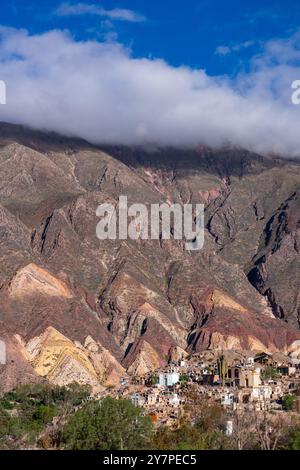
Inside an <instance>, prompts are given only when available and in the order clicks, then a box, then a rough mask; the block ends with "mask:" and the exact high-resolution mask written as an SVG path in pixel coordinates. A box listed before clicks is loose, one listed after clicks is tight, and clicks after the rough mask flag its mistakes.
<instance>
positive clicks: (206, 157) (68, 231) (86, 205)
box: [0, 123, 300, 390]
mask: <svg viewBox="0 0 300 470" xmlns="http://www.w3.org/2000/svg"><path fill="white" fill-rule="evenodd" d="M0 163H1V164H0V262H1V269H0V338H1V339H4V340H5V342H6V344H7V359H8V360H7V364H6V365H3V366H0V383H1V388H2V389H8V388H10V387H11V386H13V385H14V384H15V383H16V382H21V381H24V382H26V381H28V380H40V379H48V380H50V381H51V382H53V383H58V384H63V383H69V382H72V381H73V380H77V381H79V382H87V383H90V384H91V385H92V386H93V387H94V388H95V389H97V390H98V389H99V390H101V387H103V386H106V385H113V384H115V383H117V382H118V380H119V378H120V377H121V376H126V374H127V373H128V374H133V373H135V374H143V373H145V372H147V371H150V370H153V369H155V368H157V367H159V366H160V365H162V364H164V363H165V362H166V361H168V360H169V359H170V358H172V357H175V356H176V355H177V356H178V354H181V353H183V352H184V351H187V352H188V353H193V352H194V351H199V350H202V349H210V348H219V349H220V348H233V349H247V350H270V351H283V352H286V353H289V352H294V353H295V354H298V353H300V331H299V325H300V294H299V292H300V289H299V286H300V278H299V273H300V254H299V246H300V240H299V234H300V205H299V204H300V203H299V200H300V198H299V195H300V165H299V163H297V162H293V161H288V160H284V159H279V158H275V157H272V158H271V157H262V156H260V155H256V154H252V153H249V152H247V151H245V150H242V149H234V148H223V149H219V150H212V149H208V148H204V147H203V148H198V149H196V150H193V151H192V150H183V149H182V150H178V149H169V148H168V149H153V148H151V149H149V148H148V149H141V148H125V147H101V148H100V147H95V146H91V145H89V144H88V143H86V142H84V141H80V140H77V139H70V138H63V137H60V136H57V135H54V134H47V133H41V132H36V131H31V130H29V129H25V128H22V127H19V126H13V125H8V124H4V123H3V124H0ZM119 195H127V196H128V203H129V204H130V203H136V202H138V203H139V202H142V203H146V204H151V203H162V202H166V203H168V204H170V203H172V202H178V203H180V204H185V203H189V202H190V203H204V204H205V224H206V228H205V243H204V248H203V249H202V250H199V251H192V252H189V251H186V250H185V247H184V243H183V242H182V241H178V240H176V241H175V240H162V239H159V240H153V241H151V240H137V241H133V240H116V241H111V240H105V241H100V240H99V239H98V238H97V237H96V225H97V223H98V221H99V219H98V218H97V217H96V208H97V206H98V205H99V204H100V203H103V202H111V203H113V204H115V205H117V204H118V198H119Z"/></svg>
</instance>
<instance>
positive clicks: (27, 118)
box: [0, 27, 300, 156]
mask: <svg viewBox="0 0 300 470" xmlns="http://www.w3.org/2000/svg"><path fill="white" fill-rule="evenodd" d="M299 46H300V35H299V34H294V35H293V36H292V37H290V38H289V39H285V40H280V39H278V40H273V41H269V42H267V43H266V44H265V46H264V48H263V52H262V53H261V55H260V56H256V57H254V58H253V59H252V62H251V64H250V67H249V70H248V71H247V72H244V73H240V74H239V75H238V76H236V77H234V78H231V77H229V76H222V77H212V76H209V75H208V74H207V73H206V72H205V71H204V70H193V69H191V68H188V67H185V66H182V67H177V68H176V67H173V66H171V65H169V64H167V63H166V62H164V61H163V60H158V59H151V60H150V59H147V58H135V57H134V56H133V55H132V52H131V51H130V50H129V49H127V48H125V47H124V46H123V45H122V44H119V43H112V42H102V43H101V42H97V41H86V42H83V41H82V42H77V41H75V40H74V39H73V38H72V36H71V35H70V34H69V33H68V32H66V31H59V30H55V31H50V32H47V33H43V34H40V35H30V34H29V33H28V32H27V31H25V30H17V29H12V28H6V27H2V28H1V29H0V79H1V80H5V82H6V86H7V104H6V105H1V106H0V120H2V121H8V122H12V123H19V124H24V125H28V126H32V127H34V128H39V129H46V130H53V131H56V132H59V133H62V134H66V135H74V136H79V137H82V138H85V139H87V140H89V141H91V142H93V143H122V144H156V145H179V146H185V145H192V146H193V145H198V144H207V145H211V146H219V145H223V144H225V143H232V144H234V145H239V146H243V147H246V148H248V149H251V150H254V151H257V152H263V153H268V152H275V153H280V154H283V155H287V156H299V155H300V106H295V105H293V104H292V102H291V95H292V91H293V90H292V89H291V84H292V82H293V81H294V80H297V79H300V49H299Z"/></svg>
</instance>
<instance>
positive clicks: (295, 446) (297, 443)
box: [288, 429, 300, 450]
mask: <svg viewBox="0 0 300 470" xmlns="http://www.w3.org/2000/svg"><path fill="white" fill-rule="evenodd" d="M288 448H289V449H290V450H300V430H299V429H298V430H296V431H294V432H293V433H292V435H291V437H290V441H289V444H288Z"/></svg>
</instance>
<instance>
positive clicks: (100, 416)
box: [63, 397, 152, 450]
mask: <svg viewBox="0 0 300 470" xmlns="http://www.w3.org/2000/svg"><path fill="white" fill-rule="evenodd" d="M151 436H152V423H151V420H150V418H149V417H145V416H144V415H143V412H142V409H141V408H139V407H135V406H133V405H132V403H131V402H130V401H128V400H115V399H113V398H109V397H108V398H104V399H103V400H101V401H100V402H90V403H88V404H86V405H85V406H84V407H83V408H82V409H80V410H79V411H77V412H76V413H75V414H74V415H73V416H71V418H70V419H69V421H68V422H67V424H66V426H65V428H64V431H63V442H64V445H65V448H66V449H74V450H75V449H81V450H133V449H142V448H145V447H147V444H148V443H149V442H150V438H151Z"/></svg>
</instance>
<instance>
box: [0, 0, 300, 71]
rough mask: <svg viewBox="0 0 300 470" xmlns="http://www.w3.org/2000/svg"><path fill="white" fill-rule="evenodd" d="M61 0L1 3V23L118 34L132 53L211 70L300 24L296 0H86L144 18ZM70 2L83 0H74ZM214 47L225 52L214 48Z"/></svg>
mask: <svg viewBox="0 0 300 470" xmlns="http://www.w3.org/2000/svg"><path fill="white" fill-rule="evenodd" d="M61 3H62V2H61V1H56V0H41V1H34V0H26V2H25V1H24V0H13V1H9V2H6V3H5V5H2V6H1V17H0V18H1V20H0V23H1V24H2V25H7V26H12V27H16V28H26V29H28V30H29V31H30V33H41V32H44V31H47V30H50V29H53V28H58V29H65V28H67V29H69V30H70V31H71V33H72V34H73V35H74V37H75V38H76V39H80V40H81V39H83V40H85V39H88V38H96V39H98V40H103V38H105V37H106V38H107V37H111V38H113V37H115V38H116V37H118V41H120V42H121V43H122V44H125V45H127V46H129V47H130V48H131V49H132V51H133V54H134V56H137V57H150V58H163V59H165V60H166V61H167V62H168V63H170V64H172V65H175V66H178V65H181V64H185V65H188V66H191V67H193V68H204V69H205V70H206V71H207V72H208V73H209V74H211V75H218V74H229V75H231V74H235V73H237V72H238V71H240V70H241V69H243V68H245V69H247V66H248V61H249V58H250V57H252V56H253V55H254V54H256V53H258V52H259V51H260V49H261V45H262V43H263V42H265V41H267V40H269V39H271V38H279V37H287V36H289V35H291V34H292V33H293V32H295V31H296V30H298V29H299V27H300V3H299V2H297V1H295V0H243V1H237V0H215V1H211V0H188V1H186V0H163V1H155V0H152V1H150V0H125V1H124V0H119V1H117V0H116V1H114V0H113V1H111V0H101V1H99V0H90V1H86V0H82V1H81V2H80V3H82V4H83V3H84V4H87V5H91V4H94V5H97V6H101V7H103V8H104V9H105V10H112V9H115V8H122V9H128V10H132V11H134V12H138V13H139V14H140V15H143V16H144V17H145V21H137V22H132V21H124V20H123V21H122V20H110V19H109V18H107V17H104V16H100V15H93V14H84V15H69V16H62V15H57V14H56V13H55V12H56V11H57V8H58V7H59V5H61ZM69 3H70V4H78V3H79V2H75V1H70V2H69ZM218 48H219V49H218ZM216 50H217V51H219V52H223V54H222V53H219V54H218V53H216Z"/></svg>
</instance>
